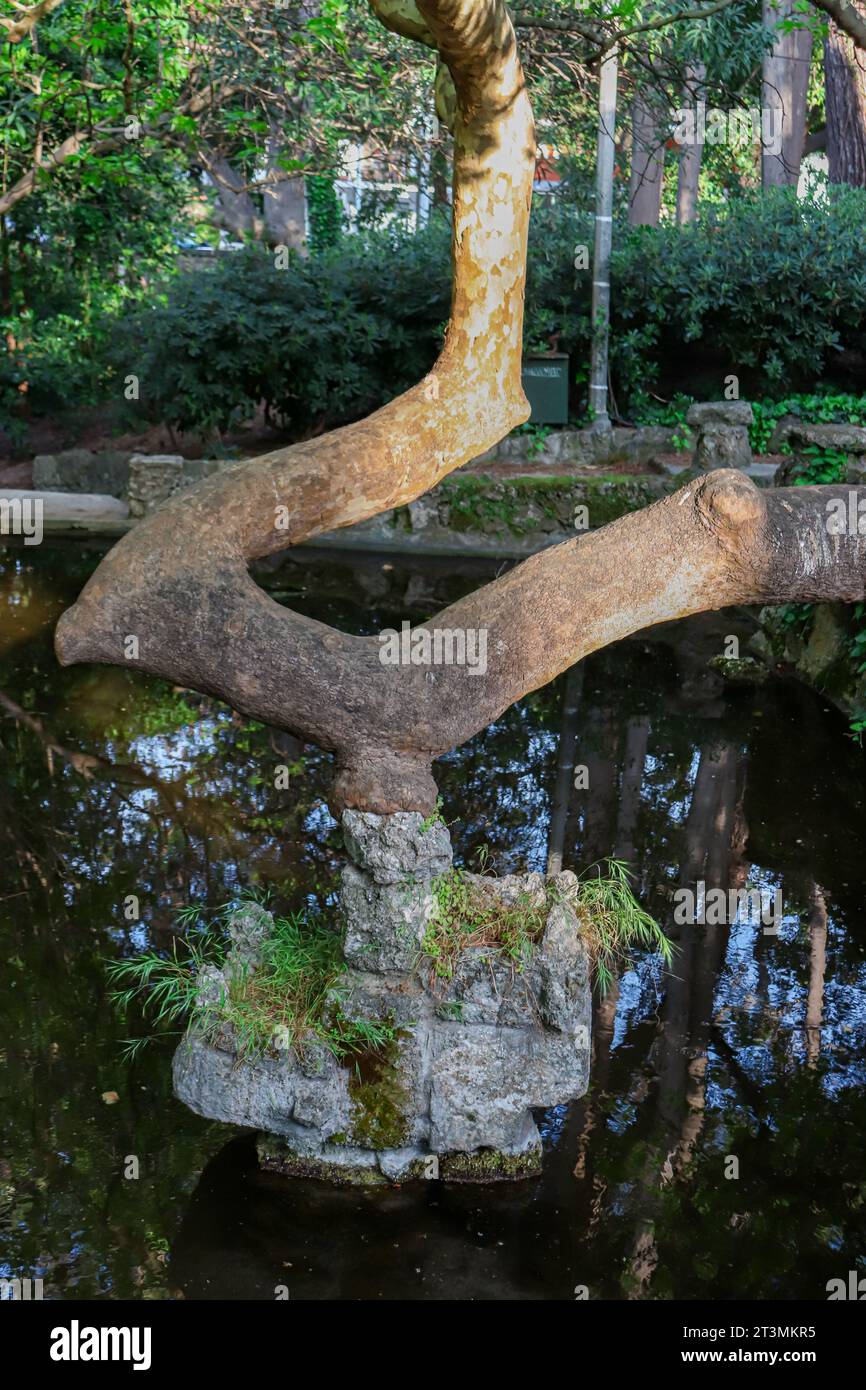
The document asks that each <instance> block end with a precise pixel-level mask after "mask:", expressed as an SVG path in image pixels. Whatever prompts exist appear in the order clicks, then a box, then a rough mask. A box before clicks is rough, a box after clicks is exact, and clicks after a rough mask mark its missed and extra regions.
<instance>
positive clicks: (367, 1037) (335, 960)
mask: <svg viewBox="0 0 866 1390" xmlns="http://www.w3.org/2000/svg"><path fill="white" fill-rule="evenodd" d="M247 901H249V898H247ZM241 906H243V900H241V901H236V902H233V903H229V904H227V905H226V906H225V907H223V908H221V909H220V910H219V911H218V912H216V913H215V914H214V915H213V917H212V918H211V920H210V921H208V920H207V919H204V918H203V917H202V916H201V914H200V912H199V910H198V909H197V908H187V909H184V910H183V911H182V912H181V913H180V914H179V915H178V923H179V925H180V926H181V927H186V928H187V935H185V936H183V937H181V938H179V939H175V941H174V942H173V943H172V946H171V950H170V951H169V952H168V953H162V952H158V951H147V952H145V953H144V954H143V955H141V956H139V957H138V958H137V959H136V960H127V961H112V962H110V963H109V965H108V967H107V973H108V977H109V981H110V983H111V984H112V985H113V986H114V989H113V991H112V994H111V998H112V1001H113V1002H114V1004H115V1005H116V1006H117V1007H118V1008H119V1009H120V1011H121V1012H122V1013H123V1014H124V1016H125V1015H126V1014H127V1012H128V1010H129V1009H130V1008H131V1006H133V1005H134V1004H137V1005H138V1006H139V1008H140V1011H141V1013H142V1015H143V1016H144V1017H145V1018H147V1019H148V1020H149V1022H150V1024H151V1032H150V1033H149V1034H147V1035H145V1036H144V1037H139V1038H133V1039H128V1040H127V1041H126V1044H125V1055H126V1056H127V1057H131V1056H134V1055H135V1054H136V1053H137V1052H138V1051H139V1049H140V1048H141V1047H142V1046H143V1045H144V1044H145V1043H147V1042H148V1041H149V1040H150V1038H151V1037H152V1036H153V1035H154V1034H155V1033H157V1032H160V1031H163V1030H169V1031H174V1032H182V1031H183V1029H184V1028H185V1027H192V1028H193V1029H194V1030H195V1031H197V1032H198V1033H199V1034H200V1035H201V1036H202V1037H204V1038H205V1039H206V1040H207V1041H209V1042H214V1041H217V1040H219V1039H220V1038H221V1037H222V1038H224V1037H226V1036H227V1035H228V1036H229V1037H230V1038H231V1040H232V1044H233V1046H234V1047H235V1049H236V1051H237V1054H238V1056H239V1057H244V1058H247V1059H253V1058H255V1057H261V1056H264V1055H265V1054H266V1053H271V1054H274V1053H280V1052H285V1051H292V1052H294V1053H296V1054H298V1055H303V1054H304V1053H305V1052H308V1051H309V1050H310V1048H311V1047H313V1046H315V1045H316V1044H322V1045H324V1046H325V1047H327V1048H328V1050H329V1051H331V1052H332V1053H333V1054H334V1055H335V1056H336V1057H337V1058H339V1059H342V1058H344V1057H348V1056H351V1055H354V1054H356V1053H369V1052H370V1051H375V1050H377V1049H379V1048H383V1047H385V1046H387V1044H388V1043H390V1042H391V1041H393V1038H394V1028H393V1024H392V1023H391V1022H390V1021H382V1020H376V1019H347V1018H345V1017H344V1016H343V1014H342V1012H341V1009H340V1003H339V998H340V977H341V975H342V974H343V972H344V970H345V968H346V967H345V962H344V960H343V957H342V951H341V936H340V932H339V930H337V929H335V928H334V927H332V926H331V925H329V924H328V922H327V921H326V920H325V919H324V917H323V916H322V915H321V914H319V913H315V912H312V911H303V912H296V913H289V914H288V915H286V916H274V919H273V930H272V933H271V935H270V936H268V937H267V938H266V939H265V940H264V942H263V943H262V946H261V950H260V963H259V964H258V965H257V966H256V967H249V966H246V967H245V966H241V967H240V968H238V967H237V964H236V963H235V962H231V963H230V969H229V971H228V972H227V977H226V978H224V979H223V980H222V981H220V979H219V976H217V975H216V974H215V970H221V969H222V968H223V966H224V965H225V964H226V959H227V956H228V953H229V949H230V946H231V942H230V939H229V937H228V935H227V932H226V924H227V919H228V918H229V917H230V916H231V915H232V913H234V912H236V911H237V910H238V908H239V907H241ZM190 928H192V930H190ZM172 1025H181V1026H180V1027H177V1026H174V1027H172Z"/></svg>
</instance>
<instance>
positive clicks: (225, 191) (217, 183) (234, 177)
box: [200, 146, 262, 241]
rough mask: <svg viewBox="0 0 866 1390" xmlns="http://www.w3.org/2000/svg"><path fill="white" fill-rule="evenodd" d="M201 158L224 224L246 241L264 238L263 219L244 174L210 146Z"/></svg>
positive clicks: (238, 237) (203, 151) (228, 229)
mask: <svg viewBox="0 0 866 1390" xmlns="http://www.w3.org/2000/svg"><path fill="white" fill-rule="evenodd" d="M200 158H201V161H202V163H203V164H204V167H205V168H206V169H207V172H208V174H209V175H210V177H211V179H212V180H213V184H214V187H215V189H216V196H217V212H218V220H219V222H220V224H221V225H222V226H223V227H224V228H225V229H226V231H227V232H230V233H231V234H232V236H234V237H236V238H237V239H238V240H239V241H243V239H244V238H245V237H256V238H258V237H260V236H261V233H262V219H261V218H260V217H259V215H258V213H257V211H256V205H255V203H254V202H253V200H252V198H251V197H250V194H249V193H248V192H247V190H246V188H245V187H244V179H243V178H242V176H241V175H240V174H239V173H238V171H237V170H236V169H235V168H233V166H232V165H231V164H230V163H229V161H228V160H227V159H226V157H225V155H223V154H220V152H219V151H218V150H214V149H211V148H210V146H205V147H203V148H202V150H201V154H200Z"/></svg>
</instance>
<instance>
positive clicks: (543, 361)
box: [522, 352, 568, 425]
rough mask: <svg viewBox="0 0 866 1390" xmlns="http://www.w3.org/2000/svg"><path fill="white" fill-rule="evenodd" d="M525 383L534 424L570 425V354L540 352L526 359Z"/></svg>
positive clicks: (524, 362) (524, 364)
mask: <svg viewBox="0 0 866 1390" xmlns="http://www.w3.org/2000/svg"><path fill="white" fill-rule="evenodd" d="M522 381H523V389H524V391H525V392H526V399H527V400H528V401H529V404H530V405H531V406H532V414H531V415H530V417H529V423H530V424H531V425H567V424H568V353H567V352H539V353H535V354H534V355H533V356H532V357H524V359H523V372H522Z"/></svg>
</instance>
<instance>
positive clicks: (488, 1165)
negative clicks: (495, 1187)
mask: <svg viewBox="0 0 866 1390" xmlns="http://www.w3.org/2000/svg"><path fill="white" fill-rule="evenodd" d="M540 1172H541V1149H540V1148H537V1149H527V1150H526V1151H525V1152H524V1153H519V1154H506V1153H500V1152H499V1150H498V1149H478V1150H476V1152H475V1153H448V1154H441V1155H440V1158H439V1176H440V1178H442V1179H443V1180H444V1181H445V1182H479V1183H485V1182H516V1181H518V1180H519V1179H521V1178H535V1177H537V1176H538V1174H539V1173H540Z"/></svg>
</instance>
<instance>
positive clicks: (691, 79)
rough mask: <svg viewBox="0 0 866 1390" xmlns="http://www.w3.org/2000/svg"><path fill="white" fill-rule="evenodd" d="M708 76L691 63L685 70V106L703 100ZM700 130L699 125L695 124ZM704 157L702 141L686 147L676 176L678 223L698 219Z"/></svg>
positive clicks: (698, 65)
mask: <svg viewBox="0 0 866 1390" xmlns="http://www.w3.org/2000/svg"><path fill="white" fill-rule="evenodd" d="M706 76H707V68H706V64H705V63H690V64H689V66H688V68H687V69H686V87H685V91H684V93H683V103H684V105H686V106H691V107H694V106H696V105H697V103H698V102H699V101H700V100H701V97H702V96H703V90H704V81H705V79H706ZM695 126H696V128H697V122H695ZM703 157H704V142H703V140H698V139H697V138H696V139H695V143H694V144H693V145H683V148H682V153H681V154H680V167H679V173H678V175H677V222H678V224H679V225H680V226H682V225H683V224H684V223H685V222H694V220H695V218H696V217H697V215H698V182H699V180H700V176H701V163H702V161H703Z"/></svg>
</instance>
